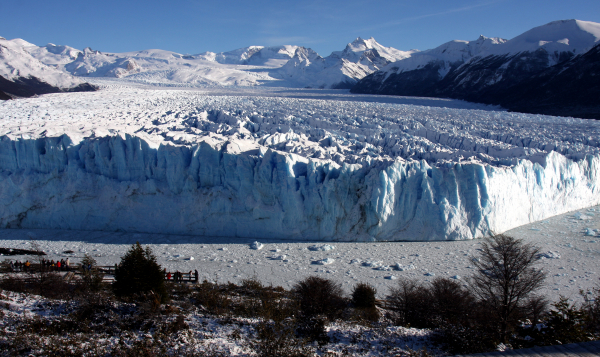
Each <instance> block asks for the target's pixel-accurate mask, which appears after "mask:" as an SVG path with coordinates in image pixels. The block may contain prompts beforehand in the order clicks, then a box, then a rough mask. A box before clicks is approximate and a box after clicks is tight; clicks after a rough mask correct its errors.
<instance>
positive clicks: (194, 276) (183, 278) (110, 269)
mask: <svg viewBox="0 0 600 357" xmlns="http://www.w3.org/2000/svg"><path fill="white" fill-rule="evenodd" d="M93 269H96V271H98V272H100V273H102V274H103V279H102V280H103V281H111V280H113V278H112V277H111V276H114V275H115V271H116V269H117V265H99V266H95V267H94V268H93ZM85 270H86V268H85V267H83V266H81V264H76V265H75V264H71V265H70V266H69V267H60V268H58V267H57V266H45V265H41V264H30V265H29V266H21V267H18V268H13V269H12V272H17V273H19V272H23V273H30V274H34V273H45V272H61V271H62V272H68V273H67V275H68V276H69V278H70V279H72V278H73V277H74V276H75V275H81V274H83V272H84V271H85ZM9 271H10V268H9ZM107 275H108V277H107ZM198 275H199V274H198V272H197V271H193V272H188V273H181V272H178V271H174V272H169V271H166V270H165V271H164V279H165V280H166V281H171V282H177V283H196V282H198V278H199V276H198ZM70 279H69V280H70Z"/></svg>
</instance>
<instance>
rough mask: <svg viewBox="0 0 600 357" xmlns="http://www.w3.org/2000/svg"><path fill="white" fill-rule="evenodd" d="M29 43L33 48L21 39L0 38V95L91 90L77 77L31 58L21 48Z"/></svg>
mask: <svg viewBox="0 0 600 357" xmlns="http://www.w3.org/2000/svg"><path fill="white" fill-rule="evenodd" d="M32 46H33V47H35V46H34V45H32V44H30V43H29V42H27V41H24V40H21V39H16V40H11V41H8V40H6V39H5V38H3V37H0V98H2V99H9V98H11V97H12V96H17V97H30V96H33V95H36V94H44V93H56V92H65V91H67V92H68V91H86V90H94V87H92V86H91V85H89V84H87V83H84V82H83V81H82V80H81V79H78V78H75V77H73V76H72V75H70V74H68V73H64V72H62V71H60V70H58V69H56V68H52V67H49V66H47V65H45V64H43V63H42V62H40V61H38V60H37V59H35V58H33V57H32V56H31V55H30V54H29V53H28V52H27V51H25V50H24V47H32Z"/></svg>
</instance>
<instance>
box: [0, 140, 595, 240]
mask: <svg viewBox="0 0 600 357" xmlns="http://www.w3.org/2000/svg"><path fill="white" fill-rule="evenodd" d="M599 190H600V156H598V155H585V156H583V158H581V159H570V158H567V157H565V156H563V155H561V154H559V153H556V152H550V153H549V154H547V155H546V156H544V158H543V159H541V160H537V162H532V161H530V160H526V159H523V160H518V161H517V162H516V163H515V164H513V165H510V166H502V165H496V166H494V165H489V164H486V163H481V162H472V163H468V162H466V163H465V162H462V163H445V164H439V165H436V166H431V165H430V164H428V163H427V162H426V161H423V160H421V161H416V160H409V161H405V160H399V159H398V160H394V161H373V162H371V163H366V162H363V163H360V164H348V163H343V164H341V165H340V164H337V163H335V162H332V161H324V160H319V159H311V158H306V157H302V156H299V155H296V154H293V153H287V152H281V151H277V150H272V149H269V148H265V147H261V148H259V149H257V150H248V151H246V152H240V153H231V152H229V151H228V150H227V147H226V145H211V144H210V143H209V142H200V143H197V144H194V145H175V144H172V143H162V144H160V145H158V146H156V145H152V144H151V143H148V142H147V141H145V140H144V139H143V138H141V137H139V136H136V135H129V134H124V135H114V136H103V137H88V138H85V139H83V140H72V139H71V138H70V137H69V136H68V135H62V136H58V137H40V138H30V139H26V138H11V137H9V136H6V135H5V136H3V137H2V138H1V141H0V201H1V202H2V203H3V204H2V205H0V227H5V228H15V227H22V228H60V229H79V230H111V231H114V230H124V231H138V232H152V233H158V232H161V233H175V234H194V235H209V236H229V237H233V236H238V237H256V238H281V239H314V240H342V241H355V240H356V241H358V240H423V241H426V240H452V239H471V238H477V237H483V236H486V235H488V234H491V233H500V232H503V231H505V230H508V229H510V228H513V227H516V226H519V225H522V224H526V223H529V222H532V221H536V220H540V219H544V218H546V217H550V216H553V215H556V214H560V213H563V212H567V211H570V210H575V209H579V208H583V207H588V206H591V205H596V204H599V203H600V191H599Z"/></svg>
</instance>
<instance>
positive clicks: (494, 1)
mask: <svg viewBox="0 0 600 357" xmlns="http://www.w3.org/2000/svg"><path fill="white" fill-rule="evenodd" d="M505 1H506V0H491V1H485V2H481V3H478V4H474V5H468V6H462V7H457V8H454V9H448V10H444V11H439V12H433V13H429V14H423V15H419V16H411V17H405V18H402V19H399V20H394V21H389V22H385V23H382V24H379V25H375V26H369V27H365V28H363V29H361V30H360V31H372V30H377V29H381V28H385V27H394V26H399V25H402V24H405V23H408V22H413V21H417V20H422V19H426V18H430V17H436V16H444V15H449V14H454V13H458V12H465V11H469V10H473V9H476V8H480V7H484V6H489V5H493V4H497V3H499V2H505Z"/></svg>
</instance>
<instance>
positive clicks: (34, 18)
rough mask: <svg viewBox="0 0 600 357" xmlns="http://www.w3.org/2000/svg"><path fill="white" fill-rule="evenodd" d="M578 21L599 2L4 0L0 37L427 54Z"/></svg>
mask: <svg viewBox="0 0 600 357" xmlns="http://www.w3.org/2000/svg"><path fill="white" fill-rule="evenodd" d="M573 18H574V19H579V20H586V21H594V22H600V1H598V0H570V1H566V0H452V1H448V0H389V1H383V0H371V1H367V0H343V1H342V0H330V1H327V0H294V1H290V0H278V1H272V0H220V1H203V0H171V1H167V0H162V1H155V0H145V1H134V0H119V1H115V0H101V1H99V0H83V1H82V0H77V1H72V0H52V1H48V0H44V1H42V0H19V1H2V2H0V36H2V37H5V38H7V39H13V38H22V39H24V40H26V41H29V42H31V43H33V44H36V45H38V46H43V45H45V44H47V43H54V44H57V45H69V46H72V47H75V48H77V49H83V48H85V47H91V48H92V49H94V50H100V51H102V52H128V51H137V50H144V49H153V48H158V49H163V50H169V51H174V52H177V53H182V54H197V53H202V52H205V51H212V52H222V51H230V50H233V49H237V48H241V47H246V46H251V45H260V46H275V45H299V46H305V47H310V48H312V49H313V50H315V51H317V52H318V53H319V54H321V55H323V56H327V55H329V54H330V53H331V52H332V51H338V50H343V49H344V47H345V46H346V44H347V43H349V42H352V41H353V40H354V39H356V38H357V37H362V38H365V39H366V38H369V37H374V38H375V39H376V40H377V42H379V43H380V44H382V45H384V46H388V47H394V48H397V49H399V50H409V49H419V50H426V49H429V48H434V47H437V46H439V45H441V44H443V43H445V42H448V41H451V40H475V39H477V38H478V37H479V35H484V36H487V37H502V38H506V39H510V38H513V37H515V36H517V35H519V34H521V33H523V32H525V31H527V30H529V29H531V28H533V27H536V26H540V25H543V24H546V23H548V22H551V21H555V20H562V19H573Z"/></svg>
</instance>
